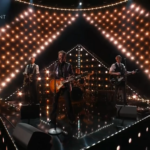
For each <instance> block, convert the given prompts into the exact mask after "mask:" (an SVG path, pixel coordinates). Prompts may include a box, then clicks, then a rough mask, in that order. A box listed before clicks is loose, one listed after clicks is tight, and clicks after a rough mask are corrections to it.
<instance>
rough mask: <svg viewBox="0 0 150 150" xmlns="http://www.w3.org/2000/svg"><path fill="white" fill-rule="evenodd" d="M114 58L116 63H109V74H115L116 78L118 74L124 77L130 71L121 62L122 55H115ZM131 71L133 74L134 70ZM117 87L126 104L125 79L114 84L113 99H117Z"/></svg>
mask: <svg viewBox="0 0 150 150" xmlns="http://www.w3.org/2000/svg"><path fill="white" fill-rule="evenodd" d="M115 59H116V63H114V64H112V65H111V67H110V70H109V74H110V75H113V76H115V78H117V77H118V76H124V77H125V75H126V74H128V73H130V72H129V71H127V70H126V68H125V66H124V64H123V63H121V61H122V57H121V56H120V55H117V56H116V57H115ZM131 73H132V74H134V73H135V72H134V71H132V72H131ZM119 88H121V89H122V92H123V101H124V104H125V105H127V102H126V84H125V80H122V81H121V82H120V83H119V84H115V100H117V95H118V90H119Z"/></svg>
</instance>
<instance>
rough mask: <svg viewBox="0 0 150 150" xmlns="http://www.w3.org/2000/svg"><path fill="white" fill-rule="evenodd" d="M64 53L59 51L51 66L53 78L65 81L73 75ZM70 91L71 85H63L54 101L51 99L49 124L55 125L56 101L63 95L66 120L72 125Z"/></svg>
mask: <svg viewBox="0 0 150 150" xmlns="http://www.w3.org/2000/svg"><path fill="white" fill-rule="evenodd" d="M66 55H67V54H66V52H64V51H59V52H58V61H57V62H56V63H55V64H54V65H53V71H52V73H53V75H54V76H55V78H56V79H61V78H63V79H66V78H68V77H69V76H70V75H74V71H73V69H72V65H71V64H70V63H67V62H66ZM71 90H72V87H71V84H70V83H65V85H64V86H63V87H62V88H61V89H60V90H59V92H58V93H55V95H54V99H53V108H52V111H51V114H50V119H51V120H50V122H49V123H51V124H53V125H55V124H56V117H57V114H56V111H57V107H58V100H59V96H60V93H61V92H62V93H63V96H64V99H65V101H66V109H67V114H68V119H69V123H70V124H74V123H75V122H74V120H75V118H74V114H73V109H72V104H71V98H70V91H71Z"/></svg>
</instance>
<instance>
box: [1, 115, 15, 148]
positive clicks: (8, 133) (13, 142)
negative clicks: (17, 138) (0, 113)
mask: <svg viewBox="0 0 150 150" xmlns="http://www.w3.org/2000/svg"><path fill="white" fill-rule="evenodd" d="M0 120H1V122H2V124H3V126H4V128H5V130H6V132H7V134H8V136H9V138H10V139H11V142H12V143H13V145H14V147H15V149H16V150H18V148H17V146H16V144H15V142H14V140H13V138H12V137H11V135H10V133H9V131H8V129H7V127H6V126H5V123H4V122H3V120H2V118H1V117H0Z"/></svg>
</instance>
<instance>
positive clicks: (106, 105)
mask: <svg viewBox="0 0 150 150" xmlns="http://www.w3.org/2000/svg"><path fill="white" fill-rule="evenodd" d="M64 103H65V102H64V100H60V102H59V109H58V118H57V127H59V128H60V129H62V130H63V132H62V134H60V135H58V136H52V148H51V149H52V150H54V149H55V150H77V149H82V148H85V147H88V146H91V145H93V144H95V143H97V142H99V141H101V140H102V139H105V138H106V137H108V136H110V135H111V134H114V133H115V132H118V130H120V128H117V127H116V126H115V125H114V120H115V119H116V118H115V116H116V108H115V105H114V104H113V103H112V102H105V101H103V102H100V101H93V100H89V101H76V102H73V103H72V104H73V109H74V113H75V116H76V123H75V125H71V124H69V122H68V118H67V114H66V111H65V109H66V108H65V104H64ZM129 104H132V103H131V102H129ZM136 104H137V105H138V106H139V105H141V104H138V103H136ZM143 106H144V107H143V108H142V107H138V110H139V111H138V112H140V111H141V110H145V109H147V111H145V112H146V113H138V115H137V119H136V120H140V119H141V118H143V117H145V116H146V115H149V110H148V105H147V106H145V104H144V105H143ZM20 107H21V106H19V105H18V102H17V101H9V102H7V103H4V102H3V101H0V114H1V116H2V119H3V120H4V122H5V124H6V127H7V128H8V130H9V132H10V134H12V133H13V129H14V128H15V126H16V125H17V123H20V122H24V123H28V124H31V125H32V126H35V127H37V128H38V129H40V130H42V131H43V132H46V133H48V131H49V129H50V128H51V126H50V125H49V124H48V122H47V121H48V120H49V113H50V111H51V108H52V107H51V104H50V103H47V102H46V103H45V104H41V106H40V109H41V113H40V116H41V117H40V118H37V119H23V120H21V119H20ZM142 112H144V111H142ZM136 120H124V124H122V128H124V127H126V126H128V125H130V124H132V123H134V122H135V121H136Z"/></svg>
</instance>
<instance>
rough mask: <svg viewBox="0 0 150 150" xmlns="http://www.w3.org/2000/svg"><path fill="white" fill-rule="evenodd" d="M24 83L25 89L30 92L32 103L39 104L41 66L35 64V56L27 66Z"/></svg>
mask: <svg viewBox="0 0 150 150" xmlns="http://www.w3.org/2000/svg"><path fill="white" fill-rule="evenodd" d="M23 74H24V85H25V88H26V89H25V90H26V91H29V93H30V103H31V104H37V103H38V97H37V94H38V93H37V77H38V76H39V66H38V65H36V64H35V57H31V60H30V62H29V64H28V65H27V66H26V68H25V72H24V73H23Z"/></svg>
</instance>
